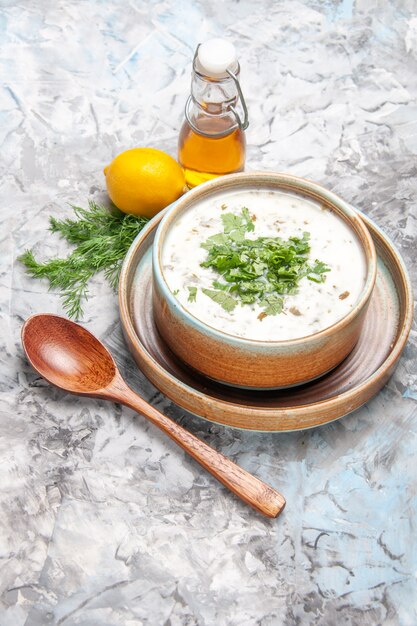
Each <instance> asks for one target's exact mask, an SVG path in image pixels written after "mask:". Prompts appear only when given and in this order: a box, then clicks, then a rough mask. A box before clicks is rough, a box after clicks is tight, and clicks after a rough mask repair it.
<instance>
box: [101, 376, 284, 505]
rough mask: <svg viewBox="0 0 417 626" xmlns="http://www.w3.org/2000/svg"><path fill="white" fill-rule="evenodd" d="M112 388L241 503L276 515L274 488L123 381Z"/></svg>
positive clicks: (278, 496)
mask: <svg viewBox="0 0 417 626" xmlns="http://www.w3.org/2000/svg"><path fill="white" fill-rule="evenodd" d="M113 390H114V391H115V392H116V393H115V395H117V398H116V400H118V401H119V402H121V403H122V404H125V405H126V406H128V407H130V408H131V409H134V410H135V411H137V412H138V413H141V414H142V415H144V416H145V417H147V418H148V419H149V420H150V421H151V422H152V423H153V424H155V426H158V428H160V430H162V431H163V432H164V433H166V434H167V435H168V436H169V437H171V439H173V440H174V441H175V442H176V443H177V444H178V445H179V446H181V448H182V449H183V450H185V451H186V452H188V454H190V455H191V456H192V457H193V458H194V459H195V460H196V461H198V463H200V465H202V466H203V467H204V468H205V469H206V470H207V471H209V472H210V474H212V475H213V476H214V477H215V478H217V480H219V481H220V482H221V483H223V485H225V486H226V487H228V488H229V489H230V490H231V491H232V492H233V493H234V494H236V495H237V496H239V498H241V499H242V500H243V501H244V502H246V503H247V504H250V505H251V506H252V507H253V508H254V509H256V510H257V511H259V512H260V513H263V515H266V516H267V517H276V516H277V515H278V514H279V513H280V512H281V511H282V509H283V508H284V506H285V498H284V497H283V496H282V495H281V494H280V493H278V491H275V489H273V488H272V487H270V486H269V485H267V484H265V483H263V482H262V481H261V480H259V479H258V478H256V477H255V476H252V474H249V472H247V471H245V470H244V469H242V468H241V467H239V466H238V465H236V463H233V461H231V460H230V459H228V458H227V457H225V456H224V455H223V454H221V453H220V452H217V451H216V450H214V449H213V448H211V447H210V446H209V445H207V444H206V443H204V441H201V439H198V437H195V435H193V434H191V433H190V432H189V431H188V430H185V429H184V428H183V427H182V426H180V425H179V424H177V423H176V422H174V421H173V420H171V419H170V418H169V417H167V416H166V415H163V413H160V412H159V411H158V410H157V409H155V408H154V407H153V406H152V405H150V404H148V403H147V402H146V401H145V400H144V399H143V398H141V397H140V396H139V395H138V394H136V393H135V392H134V391H133V390H132V389H130V387H128V386H127V385H125V383H124V381H123V383H122V381H120V380H119V381H118V384H117V389H114V388H113Z"/></svg>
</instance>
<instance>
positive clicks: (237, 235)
mask: <svg viewBox="0 0 417 626" xmlns="http://www.w3.org/2000/svg"><path fill="white" fill-rule="evenodd" d="M221 219H222V222H223V231H224V232H223V233H217V234H215V235H212V236H211V237H209V238H208V239H207V240H206V241H205V242H203V243H202V244H201V246H202V247H203V248H205V249H206V250H207V260H206V261H204V262H203V263H201V266H202V267H210V268H212V269H213V270H215V271H216V272H217V273H218V274H219V276H220V277H221V280H215V281H213V283H212V286H213V288H214V289H203V290H202V291H203V293H205V294H206V295H207V296H209V297H210V298H211V299H212V300H214V301H215V302H217V303H218V304H220V305H221V306H222V307H223V309H225V310H226V311H228V312H230V311H233V309H234V308H235V306H236V305H237V303H238V302H240V303H241V304H242V305H243V304H254V303H257V304H258V305H259V306H261V307H262V308H263V311H264V313H265V314H266V315H278V314H279V313H281V311H282V309H283V306H284V298H283V297H282V296H284V295H289V294H295V293H297V291H298V286H299V283H300V281H301V279H302V278H304V277H306V278H307V279H308V280H311V281H314V282H316V283H323V282H324V281H325V280H326V276H325V274H326V272H329V271H330V268H329V267H328V266H327V265H326V264H325V263H323V262H322V261H318V260H315V261H314V263H313V264H311V263H309V259H308V254H309V252H310V245H309V239H310V234H309V233H308V232H304V233H303V236H302V237H290V238H289V239H287V240H285V239H282V238H281V237H258V238H257V239H247V238H246V233H248V232H252V231H254V230H255V225H254V223H253V220H254V219H255V218H254V217H253V218H252V217H251V216H250V214H249V211H248V209H247V208H243V209H242V211H241V214H240V215H235V214H233V213H224V214H222V215H221Z"/></svg>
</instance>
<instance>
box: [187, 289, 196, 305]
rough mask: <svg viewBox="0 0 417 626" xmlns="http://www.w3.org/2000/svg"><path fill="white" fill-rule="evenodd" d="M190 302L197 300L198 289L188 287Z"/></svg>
mask: <svg viewBox="0 0 417 626" xmlns="http://www.w3.org/2000/svg"><path fill="white" fill-rule="evenodd" d="M188 291H189V294H188V302H195V301H196V298H197V287H188Z"/></svg>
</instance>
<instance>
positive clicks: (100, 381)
mask: <svg viewBox="0 0 417 626" xmlns="http://www.w3.org/2000/svg"><path fill="white" fill-rule="evenodd" d="M22 342H23V346H24V348H25V352H26V355H27V357H28V359H29V362H30V363H31V365H32V366H33V367H34V369H35V370H37V371H38V372H39V373H40V374H41V375H42V376H43V377H44V378H45V379H46V380H47V381H48V382H50V383H52V384H53V385H55V386H56V387H59V388H60V389H64V390H65V391H70V392H71V393H76V394H86V395H90V394H92V393H95V392H97V391H98V390H100V389H103V388H105V387H107V386H108V385H110V383H111V382H112V380H113V379H114V378H115V376H116V372H117V368H116V364H115V362H114V360H113V357H112V355H111V354H110V352H109V351H108V350H107V348H105V347H104V346H103V344H102V343H101V342H100V341H99V340H98V339H97V338H96V337H94V335H92V334H91V333H90V332H88V330H86V329H85V328H83V327H82V326H80V325H79V324H75V323H74V322H71V321H70V320H67V319H65V318H63V317H59V316H58V315H34V316H32V317H30V318H29V319H28V320H27V321H26V323H25V325H24V327H23V330H22Z"/></svg>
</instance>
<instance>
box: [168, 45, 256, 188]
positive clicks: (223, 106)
mask: <svg viewBox="0 0 417 626" xmlns="http://www.w3.org/2000/svg"><path fill="white" fill-rule="evenodd" d="M239 73H240V67H239V63H238V61H237V59H236V50H235V48H234V46H233V45H232V44H231V43H230V42H228V41H225V40H223V39H211V40H209V41H207V42H205V43H203V44H200V45H199V46H198V47H197V50H196V53H195V56H194V61H193V71H192V80H191V95H190V96H189V98H188V100H187V103H186V105H185V120H184V123H183V125H182V128H181V131H180V136H179V142H178V160H179V162H180V164H181V166H182V168H183V169H184V172H185V178H186V182H187V185H188V187H189V188H192V187H195V186H196V185H199V184H200V183H202V182H205V181H207V180H210V179H212V178H216V177H217V176H222V175H223V174H231V173H233V172H241V171H243V169H244V166H245V156H246V140H245V130H246V128H247V127H248V125H249V122H248V112H247V108H246V103H245V100H244V97H243V94H242V91H241V88H240V84H239ZM239 100H240V103H241V107H242V110H243V121H242V120H241V119H240V116H239V113H238V112H237V108H236V107H237V104H238V101H239Z"/></svg>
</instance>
